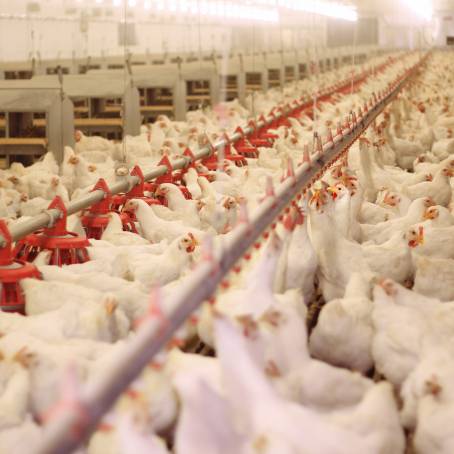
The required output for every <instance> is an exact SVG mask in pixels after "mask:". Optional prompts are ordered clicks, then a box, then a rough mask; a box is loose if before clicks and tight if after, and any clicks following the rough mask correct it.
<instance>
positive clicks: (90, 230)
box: [81, 178, 136, 240]
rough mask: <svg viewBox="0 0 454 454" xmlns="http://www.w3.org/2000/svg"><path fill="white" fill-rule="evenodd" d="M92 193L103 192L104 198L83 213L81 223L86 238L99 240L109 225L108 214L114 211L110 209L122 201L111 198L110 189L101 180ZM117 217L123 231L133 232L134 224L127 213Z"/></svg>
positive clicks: (115, 197) (114, 197) (101, 179)
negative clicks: (119, 219)
mask: <svg viewBox="0 0 454 454" xmlns="http://www.w3.org/2000/svg"><path fill="white" fill-rule="evenodd" d="M94 191H103V192H104V198H103V199H102V200H101V201H100V202H98V203H95V204H94V205H93V206H91V207H90V208H89V209H88V210H86V211H84V214H83V216H82V218H81V222H82V226H83V227H84V229H85V232H86V234H87V238H90V239H95V240H99V239H101V236H102V234H103V233H104V230H106V227H107V225H108V224H109V220H110V219H109V213H111V212H112V211H114V210H113V209H112V207H113V206H114V205H115V204H116V203H117V204H118V203H120V204H121V203H122V199H121V198H120V199H119V198H118V197H117V196H112V194H111V192H110V189H109V187H108V186H107V183H106V181H105V180H104V179H103V178H100V179H99V181H98V182H97V183H96V185H95V186H94V188H93V189H92V190H91V192H94ZM119 215H120V218H121V221H122V223H123V230H126V231H129V232H135V231H136V228H135V224H134V221H133V220H132V219H131V218H130V216H129V215H128V214H127V213H119Z"/></svg>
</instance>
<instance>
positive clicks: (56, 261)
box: [15, 196, 90, 266]
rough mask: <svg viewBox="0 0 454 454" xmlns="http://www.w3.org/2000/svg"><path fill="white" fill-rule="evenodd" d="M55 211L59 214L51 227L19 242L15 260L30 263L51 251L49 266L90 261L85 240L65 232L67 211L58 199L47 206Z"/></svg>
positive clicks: (88, 244) (72, 233) (87, 242)
mask: <svg viewBox="0 0 454 454" xmlns="http://www.w3.org/2000/svg"><path fill="white" fill-rule="evenodd" d="M51 209H57V210H59V211H60V212H61V215H60V217H59V219H57V220H56V221H55V223H54V225H53V226H52V227H48V228H45V229H44V230H41V231H39V232H37V233H32V234H31V235H28V236H26V237H25V238H24V239H23V240H21V241H19V242H18V243H17V245H16V248H15V254H16V258H18V259H22V260H25V261H27V262H32V261H33V260H35V258H36V257H37V255H38V254H39V253H40V252H41V251H44V250H48V251H52V254H51V257H50V261H49V263H50V264H51V265H57V266H62V265H72V264H74V263H85V262H87V261H89V260H90V258H89V256H88V251H87V247H88V246H90V243H89V241H88V240H87V238H81V237H79V236H77V233H74V232H68V231H67V230H66V218H67V211H66V207H65V204H64V203H63V200H62V199H61V198H60V197H58V196H57V197H55V199H54V200H53V201H52V202H51V204H50V205H49V210H51Z"/></svg>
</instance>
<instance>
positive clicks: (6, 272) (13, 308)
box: [0, 220, 41, 314]
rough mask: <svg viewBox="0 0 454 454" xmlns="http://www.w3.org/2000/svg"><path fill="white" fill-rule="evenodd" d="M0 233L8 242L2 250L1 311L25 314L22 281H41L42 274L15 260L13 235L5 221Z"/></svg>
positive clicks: (0, 252)
mask: <svg viewBox="0 0 454 454" xmlns="http://www.w3.org/2000/svg"><path fill="white" fill-rule="evenodd" d="M0 233H1V235H2V236H3V238H4V240H5V242H6V244H5V246H3V247H2V248H0V282H1V284H2V290H1V295H0V310H2V311H4V312H19V313H21V314H25V298H24V294H23V292H22V288H21V286H20V281H21V280H22V279H27V278H35V279H41V273H40V272H39V271H38V268H36V266H35V265H32V264H31V263H26V262H24V261H22V260H15V259H14V252H13V247H12V238H11V234H10V233H9V230H8V227H7V225H6V223H5V221H3V220H0Z"/></svg>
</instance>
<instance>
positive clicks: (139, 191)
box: [112, 166, 161, 220]
mask: <svg viewBox="0 0 454 454" xmlns="http://www.w3.org/2000/svg"><path fill="white" fill-rule="evenodd" d="M130 175H131V176H135V177H137V178H139V182H138V183H137V184H136V185H135V186H134V187H133V188H131V189H130V190H129V192H127V193H126V194H118V195H115V196H113V197H112V211H116V212H118V213H121V212H122V209H123V206H124V205H125V204H126V202H127V201H128V200H131V199H140V200H144V201H145V202H146V203H147V204H148V205H161V202H160V201H159V200H157V199H156V198H154V197H148V196H146V195H145V191H148V190H149V189H150V186H149V184H148V183H145V177H144V176H143V172H142V169H141V168H140V167H139V166H134V168H133V169H132V170H131V173H130ZM134 220H135V219H134Z"/></svg>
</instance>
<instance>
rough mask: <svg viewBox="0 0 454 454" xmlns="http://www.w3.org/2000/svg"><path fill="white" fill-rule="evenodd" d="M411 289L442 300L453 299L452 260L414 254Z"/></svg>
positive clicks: (453, 268) (453, 264)
mask: <svg viewBox="0 0 454 454" xmlns="http://www.w3.org/2000/svg"><path fill="white" fill-rule="evenodd" d="M414 259H415V268H416V274H415V284H414V287H413V289H414V290H415V291H416V292H418V293H421V294H422V295H426V296H433V297H435V298H439V299H440V300H442V301H452V300H454V260H453V259H443V258H432V257H423V256H418V255H415V258H414Z"/></svg>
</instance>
